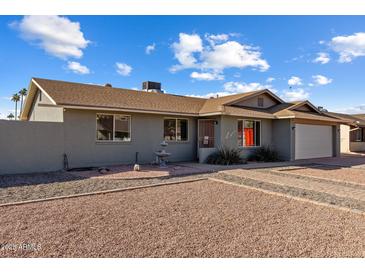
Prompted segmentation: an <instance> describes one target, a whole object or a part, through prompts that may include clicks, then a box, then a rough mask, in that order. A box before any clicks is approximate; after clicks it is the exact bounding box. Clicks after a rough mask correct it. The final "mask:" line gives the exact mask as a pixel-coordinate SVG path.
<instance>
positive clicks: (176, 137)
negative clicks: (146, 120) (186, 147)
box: [163, 118, 188, 141]
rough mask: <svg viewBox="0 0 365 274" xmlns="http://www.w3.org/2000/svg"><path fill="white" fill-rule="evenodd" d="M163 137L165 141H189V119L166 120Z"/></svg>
mask: <svg viewBox="0 0 365 274" xmlns="http://www.w3.org/2000/svg"><path fill="white" fill-rule="evenodd" d="M163 132H164V133H163V137H164V140H165V141H187V140H188V120H187V119H174V118H166V119H164V126H163Z"/></svg>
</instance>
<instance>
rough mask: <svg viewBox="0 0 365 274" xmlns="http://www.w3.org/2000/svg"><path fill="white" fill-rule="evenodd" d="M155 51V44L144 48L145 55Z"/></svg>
mask: <svg viewBox="0 0 365 274" xmlns="http://www.w3.org/2000/svg"><path fill="white" fill-rule="evenodd" d="M155 49H156V44H155V43H153V44H151V45H148V46H147V47H146V50H145V52H146V54H151V53H152V52H153V51H154V50H155Z"/></svg>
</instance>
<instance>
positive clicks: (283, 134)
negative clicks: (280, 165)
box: [272, 119, 295, 161]
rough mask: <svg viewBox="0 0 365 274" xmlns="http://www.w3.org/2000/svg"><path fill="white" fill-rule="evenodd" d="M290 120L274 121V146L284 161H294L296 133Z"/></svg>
mask: <svg viewBox="0 0 365 274" xmlns="http://www.w3.org/2000/svg"><path fill="white" fill-rule="evenodd" d="M292 126H293V125H292V121H291V120H290V119H283V120H273V121H272V131H273V135H272V144H273V148H274V149H276V150H277V151H278V153H279V157H280V158H281V159H282V160H286V161H289V160H292V159H294V140H295V139H294V138H295V136H294V131H293V130H292Z"/></svg>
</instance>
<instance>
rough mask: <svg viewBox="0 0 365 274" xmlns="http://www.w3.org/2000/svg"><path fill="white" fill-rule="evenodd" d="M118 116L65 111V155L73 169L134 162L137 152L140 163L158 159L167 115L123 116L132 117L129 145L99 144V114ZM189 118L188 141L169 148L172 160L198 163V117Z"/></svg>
mask: <svg viewBox="0 0 365 274" xmlns="http://www.w3.org/2000/svg"><path fill="white" fill-rule="evenodd" d="M97 113H116V112H105V111H102V112H100V111H91V110H73V109H67V110H66V111H65V112H64V127H65V137H64V138H65V140H64V142H65V153H66V154H67V156H68V160H69V166H70V167H79V166H98V165H112V164H121V163H134V160H135V153H136V152H139V162H140V163H150V162H152V161H154V160H155V155H154V152H155V151H158V150H160V149H161V146H160V143H161V142H162V141H163V119H164V118H165V117H169V118H171V117H174V116H164V115H153V114H136V113H121V114H127V115H131V141H130V142H125V143H123V142H118V143H113V142H98V141H96V114H97ZM177 118H186V119H188V121H189V122H188V127H189V130H188V134H189V140H188V141H187V142H169V145H168V147H167V148H166V151H167V152H171V153H172V155H171V157H170V158H169V160H170V161H172V162H176V161H192V160H196V157H197V156H196V155H197V143H196V127H197V121H196V119H195V118H189V117H177Z"/></svg>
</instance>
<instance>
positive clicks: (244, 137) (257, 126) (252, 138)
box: [237, 120, 261, 147]
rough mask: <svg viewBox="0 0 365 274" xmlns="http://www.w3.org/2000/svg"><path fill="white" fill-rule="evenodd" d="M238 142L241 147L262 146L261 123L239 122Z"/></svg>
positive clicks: (252, 121)
mask: <svg viewBox="0 0 365 274" xmlns="http://www.w3.org/2000/svg"><path fill="white" fill-rule="evenodd" d="M237 133H238V135H237V138H238V139H237V141H238V146H240V147H258V146H260V145H261V122H260V121H255V120H238V126H237Z"/></svg>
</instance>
